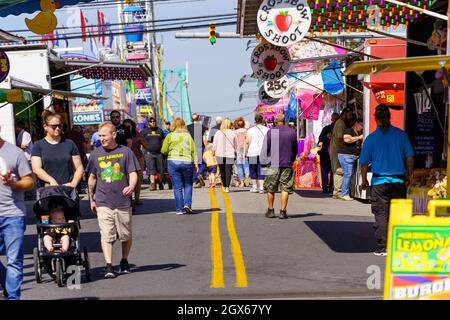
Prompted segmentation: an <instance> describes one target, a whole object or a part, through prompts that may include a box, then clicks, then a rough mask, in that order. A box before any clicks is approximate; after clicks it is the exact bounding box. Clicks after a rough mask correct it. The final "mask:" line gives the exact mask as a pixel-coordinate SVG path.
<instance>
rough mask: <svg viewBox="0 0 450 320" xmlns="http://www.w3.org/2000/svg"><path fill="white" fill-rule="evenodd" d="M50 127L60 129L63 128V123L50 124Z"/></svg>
mask: <svg viewBox="0 0 450 320" xmlns="http://www.w3.org/2000/svg"><path fill="white" fill-rule="evenodd" d="M47 126H48V127H50V128H52V129H53V130H56V129H59V130H61V129H62V127H63V125H62V124H48V125H47Z"/></svg>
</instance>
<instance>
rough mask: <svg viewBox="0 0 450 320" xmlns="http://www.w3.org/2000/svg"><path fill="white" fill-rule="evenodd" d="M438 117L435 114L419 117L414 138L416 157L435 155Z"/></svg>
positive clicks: (424, 114) (423, 114) (419, 115)
mask: <svg viewBox="0 0 450 320" xmlns="http://www.w3.org/2000/svg"><path fill="white" fill-rule="evenodd" d="M435 122H436V117H435V114H434V112H426V113H422V114H418V115H417V121H416V130H415V133H416V134H415V137H414V153H415V155H416V156H421V155H422V156H423V155H427V154H428V153H430V152H431V153H434V152H435V148H436V137H435V134H436V128H435Z"/></svg>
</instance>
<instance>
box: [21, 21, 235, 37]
mask: <svg viewBox="0 0 450 320" xmlns="http://www.w3.org/2000/svg"><path fill="white" fill-rule="evenodd" d="M235 24H236V21H231V22H223V23H216V26H218V27H225V26H232V25H235ZM208 27H209V24H201V25H195V26H187V27H184V26H181V27H175V28H161V29H143V30H142V31H139V33H158V32H172V31H179V30H189V29H202V28H208ZM126 34H136V32H135V31H123V32H112V33H108V34H105V37H109V36H121V35H126ZM98 36H99V35H98V34H92V35H89V34H86V35H85V36H83V35H78V36H70V37H53V38H52V39H49V40H54V41H56V40H70V39H82V38H98ZM27 40H31V41H36V40H41V38H39V37H35V38H29V39H27Z"/></svg>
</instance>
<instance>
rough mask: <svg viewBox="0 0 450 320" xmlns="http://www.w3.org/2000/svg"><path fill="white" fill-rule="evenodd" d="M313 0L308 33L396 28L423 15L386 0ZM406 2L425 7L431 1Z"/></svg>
mask: <svg viewBox="0 0 450 320" xmlns="http://www.w3.org/2000/svg"><path fill="white" fill-rule="evenodd" d="M310 3H311V2H310ZM313 3H314V4H311V15H312V18H313V21H312V24H311V28H310V33H311V35H314V34H316V33H318V34H319V35H321V34H322V33H323V32H329V33H331V32H337V33H338V34H340V33H341V32H365V31H367V28H370V29H374V30H375V31H378V30H379V29H382V30H387V28H390V27H393V28H394V29H396V28H397V27H399V26H400V25H402V26H403V27H406V26H407V25H408V24H409V23H411V22H413V21H415V20H417V18H419V16H420V15H421V14H422V13H421V12H418V11H416V10H412V9H409V8H407V7H406V6H401V5H399V4H393V3H389V2H386V1H385V0H333V1H330V0H314V2H313ZM405 3H406V4H409V5H414V6H416V7H419V8H422V9H427V8H429V7H430V6H431V5H432V3H433V1H432V0H409V1H406V2H405Z"/></svg>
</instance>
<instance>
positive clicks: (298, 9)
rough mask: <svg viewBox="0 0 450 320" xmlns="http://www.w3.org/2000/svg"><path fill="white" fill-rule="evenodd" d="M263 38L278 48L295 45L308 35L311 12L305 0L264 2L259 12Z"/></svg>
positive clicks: (258, 17) (271, 0) (268, 0)
mask: <svg viewBox="0 0 450 320" xmlns="http://www.w3.org/2000/svg"><path fill="white" fill-rule="evenodd" d="M257 20H258V28H259V31H260V32H261V34H262V36H263V37H264V38H265V39H266V40H267V41H269V42H270V43H272V44H274V45H277V46H283V47H285V46H290V45H293V44H295V43H297V42H299V41H300V40H302V39H303V37H304V36H305V35H306V34H307V32H308V30H309V27H310V25H311V10H310V8H309V6H308V4H307V3H306V1H305V0H286V1H275V0H264V1H263V2H262V3H261V5H260V7H259V10H258V16H257Z"/></svg>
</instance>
